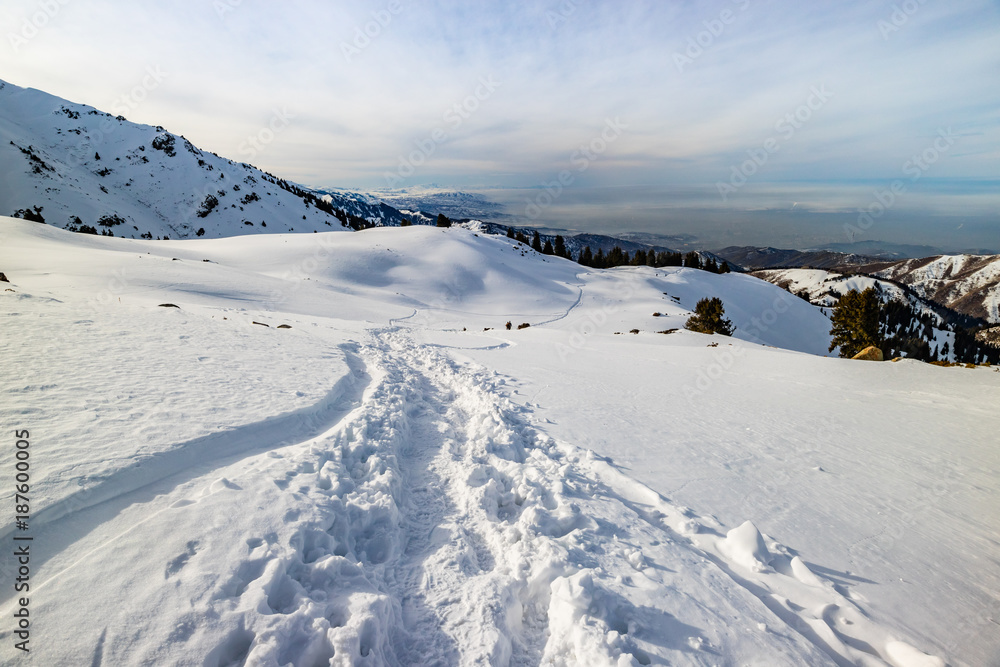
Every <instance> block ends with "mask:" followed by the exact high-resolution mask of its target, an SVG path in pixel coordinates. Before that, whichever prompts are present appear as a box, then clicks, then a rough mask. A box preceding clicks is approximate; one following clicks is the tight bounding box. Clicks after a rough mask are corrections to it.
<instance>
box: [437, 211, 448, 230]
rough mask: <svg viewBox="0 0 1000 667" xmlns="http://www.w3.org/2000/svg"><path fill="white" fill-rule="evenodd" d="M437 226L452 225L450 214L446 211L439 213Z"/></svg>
mask: <svg viewBox="0 0 1000 667" xmlns="http://www.w3.org/2000/svg"><path fill="white" fill-rule="evenodd" d="M437 226H438V227H445V228H447V227H451V220H449V219H448V216H446V215H445V214H444V213H438V219H437Z"/></svg>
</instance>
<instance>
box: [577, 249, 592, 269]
mask: <svg viewBox="0 0 1000 667" xmlns="http://www.w3.org/2000/svg"><path fill="white" fill-rule="evenodd" d="M580 263H581V264H583V265H584V266H594V251H593V250H591V249H590V246H589V245H588V246H584V248H583V252H581V253H580Z"/></svg>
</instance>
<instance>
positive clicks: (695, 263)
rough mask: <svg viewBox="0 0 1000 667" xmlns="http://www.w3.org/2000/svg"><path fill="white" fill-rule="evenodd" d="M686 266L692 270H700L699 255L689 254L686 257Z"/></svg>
mask: <svg viewBox="0 0 1000 667" xmlns="http://www.w3.org/2000/svg"><path fill="white" fill-rule="evenodd" d="M684 266H686V267H688V268H691V269H700V268H701V257H699V256H698V253H696V252H694V251H691V252H689V253H688V254H686V255H684Z"/></svg>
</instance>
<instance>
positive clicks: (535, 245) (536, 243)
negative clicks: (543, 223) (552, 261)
mask: <svg viewBox="0 0 1000 667" xmlns="http://www.w3.org/2000/svg"><path fill="white" fill-rule="evenodd" d="M531 248H532V250H534V251H535V252H541V251H542V237H541V236H539V235H538V232H537V231H536V232H535V235H534V236H532V237H531Z"/></svg>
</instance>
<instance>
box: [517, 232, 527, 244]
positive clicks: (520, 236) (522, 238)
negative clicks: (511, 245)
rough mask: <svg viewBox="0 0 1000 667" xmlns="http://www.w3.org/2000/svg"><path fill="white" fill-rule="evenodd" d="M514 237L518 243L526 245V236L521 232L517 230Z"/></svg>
mask: <svg viewBox="0 0 1000 667" xmlns="http://www.w3.org/2000/svg"><path fill="white" fill-rule="evenodd" d="M516 238H517V242H518V243H523V244H524V245H528V237H527V236H525V235H524V234H523V233H522V232H518V233H517V237H516Z"/></svg>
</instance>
